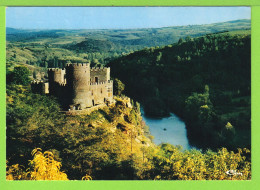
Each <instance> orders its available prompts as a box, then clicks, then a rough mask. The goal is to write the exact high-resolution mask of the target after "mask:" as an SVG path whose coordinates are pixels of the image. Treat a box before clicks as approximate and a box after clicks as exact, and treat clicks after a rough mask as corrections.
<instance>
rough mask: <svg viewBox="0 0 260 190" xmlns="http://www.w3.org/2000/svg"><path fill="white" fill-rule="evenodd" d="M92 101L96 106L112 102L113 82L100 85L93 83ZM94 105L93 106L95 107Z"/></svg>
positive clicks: (91, 86) (91, 88) (91, 87)
mask: <svg viewBox="0 0 260 190" xmlns="http://www.w3.org/2000/svg"><path fill="white" fill-rule="evenodd" d="M90 90H91V99H92V103H93V102H94V104H95V105H96V104H103V103H106V102H107V101H110V102H111V101H112V99H113V82H112V81H107V82H100V83H98V84H97V83H91V85H90ZM94 104H93V105H94Z"/></svg>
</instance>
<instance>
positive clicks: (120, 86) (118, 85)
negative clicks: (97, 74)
mask: <svg viewBox="0 0 260 190" xmlns="http://www.w3.org/2000/svg"><path fill="white" fill-rule="evenodd" d="M124 89H125V85H124V83H122V81H121V80H119V79H117V78H115V80H114V94H115V95H117V96H121V94H122V92H123V91H124Z"/></svg>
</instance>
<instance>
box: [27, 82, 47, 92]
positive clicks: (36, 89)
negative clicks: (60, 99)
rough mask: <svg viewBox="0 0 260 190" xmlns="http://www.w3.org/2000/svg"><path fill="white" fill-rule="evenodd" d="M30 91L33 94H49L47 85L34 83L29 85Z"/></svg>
mask: <svg viewBox="0 0 260 190" xmlns="http://www.w3.org/2000/svg"><path fill="white" fill-rule="evenodd" d="M31 90H32V92H33V93H39V94H49V83H48V82H41V81H34V82H32V83H31Z"/></svg>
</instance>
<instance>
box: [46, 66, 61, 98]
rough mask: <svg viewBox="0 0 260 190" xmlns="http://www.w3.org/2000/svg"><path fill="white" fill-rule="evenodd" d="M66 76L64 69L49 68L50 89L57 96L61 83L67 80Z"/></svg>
mask: <svg viewBox="0 0 260 190" xmlns="http://www.w3.org/2000/svg"><path fill="white" fill-rule="evenodd" d="M64 77H65V70H64V69H58V68H50V69H48V78H49V91H50V94H51V95H55V96H57V94H58V86H59V84H60V83H64V82H65V79H64Z"/></svg>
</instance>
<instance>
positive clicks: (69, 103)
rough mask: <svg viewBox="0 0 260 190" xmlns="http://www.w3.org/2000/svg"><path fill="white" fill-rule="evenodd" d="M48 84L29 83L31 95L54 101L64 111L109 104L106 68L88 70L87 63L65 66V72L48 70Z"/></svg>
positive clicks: (111, 99)
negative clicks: (51, 98) (53, 98)
mask: <svg viewBox="0 0 260 190" xmlns="http://www.w3.org/2000/svg"><path fill="white" fill-rule="evenodd" d="M48 80H49V81H48V82H45V83H44V82H36V81H34V82H32V84H31V87H32V91H33V92H38V93H45V94H48V93H49V94H50V95H53V96H55V97H57V98H58V100H59V101H60V102H61V104H62V105H63V107H64V108H65V109H68V110H82V109H85V108H90V107H93V106H95V105H100V104H110V103H112V102H113V101H114V100H113V81H112V80H110V68H107V67H104V68H102V67H101V68H95V67H94V68H91V67H90V64H89V63H73V64H72V63H69V64H67V65H66V67H65V69H58V68H50V69H48Z"/></svg>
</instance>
